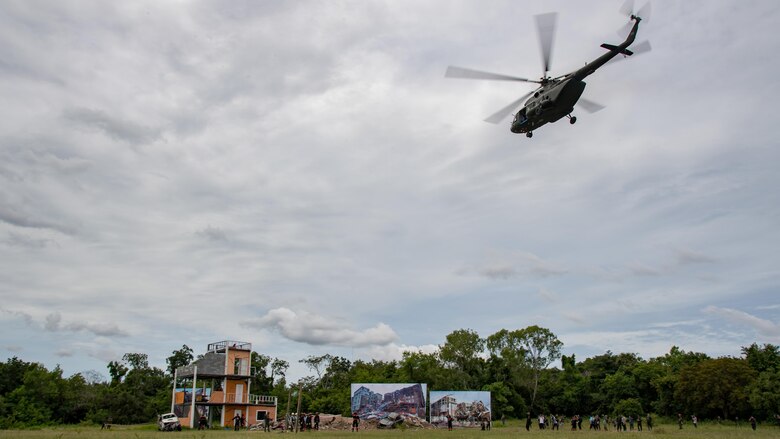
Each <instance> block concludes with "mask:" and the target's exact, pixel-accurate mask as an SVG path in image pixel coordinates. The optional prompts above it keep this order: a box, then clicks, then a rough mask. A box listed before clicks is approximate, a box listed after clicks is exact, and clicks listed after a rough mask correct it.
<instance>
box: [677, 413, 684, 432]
mask: <svg viewBox="0 0 780 439" xmlns="http://www.w3.org/2000/svg"><path fill="white" fill-rule="evenodd" d="M682 424H683V420H682V413H677V425H679V426H680V430H682Z"/></svg>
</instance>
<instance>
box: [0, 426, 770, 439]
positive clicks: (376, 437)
mask: <svg viewBox="0 0 780 439" xmlns="http://www.w3.org/2000/svg"><path fill="white" fill-rule="evenodd" d="M496 424H499V423H496ZM153 428H154V427H153V426H151V425H143V426H121V425H118V426H115V427H114V428H113V429H112V430H111V431H101V430H100V427H99V426H98V427H62V428H49V429H40V430H0V439H6V438H8V439H11V438H14V439H16V438H18V439H69V438H114V439H142V438H144V439H146V438H171V439H173V438H181V439H185V438H186V439H190V438H192V439H203V438H228V437H233V438H244V437H255V438H259V437H264V436H276V437H284V436H287V437H289V436H295V437H302V438H307V437H310V438H312V439H313V438H314V437H316V438H320V439H328V438H356V437H365V438H370V439H384V438H387V439H418V438H419V439H423V438H442V439H444V438H447V439H465V438H488V437H489V438H494V439H501V438H529V439H542V438H555V439H571V438H578V439H596V438H599V437H605V436H606V437H620V436H628V437H637V438H639V437H642V436H648V437H650V438H653V439H660V438H666V437H668V438H675V439H686V438H690V439H695V438H714V439H721V438H722V439H742V438H751V439H763V438H767V439H768V438H778V437H780V428H778V427H775V426H771V425H759V427H758V429H757V430H756V431H753V430H751V429H750V426H749V425H747V424H745V425H743V426H741V427H735V426H732V425H729V426H725V425H706V424H705V425H700V426H699V428H697V429H694V428H693V427H692V426H691V425H690V424H689V425H686V426H685V427H684V428H683V430H679V429H678V428H677V425H659V426H657V427H656V428H654V429H653V431H652V432H650V431H643V432H637V431H628V432H625V433H617V432H615V431H613V430H612V429H610V431H606V432H605V431H598V432H596V431H594V432H589V431H585V430H583V431H576V432H572V431H567V430H560V431H549V430H545V431H539V430H531V431H530V432H527V431H525V429H524V428H523V429H521V428H520V424H519V423H517V422H512V423H508V424H507V426H506V427H501V426H496V427H494V428H493V429H492V430H491V431H480V430H455V431H446V430H411V429H409V430H404V429H398V430H369V431H361V432H359V433H351V432H349V431H318V432H303V433H298V434H294V433H286V434H285V433H281V432H273V433H263V432H259V431H251V432H250V431H241V432H234V431H224V430H209V431H194V430H184V431H182V432H171V433H161V432H157V431H155V430H154V429H153Z"/></svg>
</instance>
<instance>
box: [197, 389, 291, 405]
mask: <svg viewBox="0 0 780 439" xmlns="http://www.w3.org/2000/svg"><path fill="white" fill-rule="evenodd" d="M183 399H184V398H183V397H182V400H183ZM195 402H196V403H204V404H205V403H208V404H251V405H265V406H274V407H275V406H276V397H275V396H268V395H252V394H246V393H242V394H238V393H225V392H223V391H221V390H215V391H213V392H211V395H209V396H206V395H196V397H195Z"/></svg>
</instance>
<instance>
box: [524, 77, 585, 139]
mask: <svg viewBox="0 0 780 439" xmlns="http://www.w3.org/2000/svg"><path fill="white" fill-rule="evenodd" d="M583 91H585V82H583V81H581V80H579V79H577V78H575V77H568V78H565V79H562V80H550V82H549V83H547V84H545V85H543V86H542V87H541V88H539V90H537V91H536V92H534V94H533V95H532V96H531V97H530V98H529V99H528V100H527V101H526V102H525V105H524V106H523V108H522V109H520V111H518V112H517V114H515V118H514V120H513V121H512V128H511V129H512V132H513V133H527V132H530V131H533V130H535V129H537V128H539V127H541V126H542V125H544V124H546V123H548V122H555V121H557V120H558V119H561V118H563V117H564V116H567V115H569V114H570V113H571V112H572V111H574V104H576V103H577V100H579V98H580V96H582V92H583Z"/></svg>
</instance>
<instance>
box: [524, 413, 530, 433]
mask: <svg viewBox="0 0 780 439" xmlns="http://www.w3.org/2000/svg"><path fill="white" fill-rule="evenodd" d="M525 415H526V418H525V431H531V412H528V413H526V414H525Z"/></svg>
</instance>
